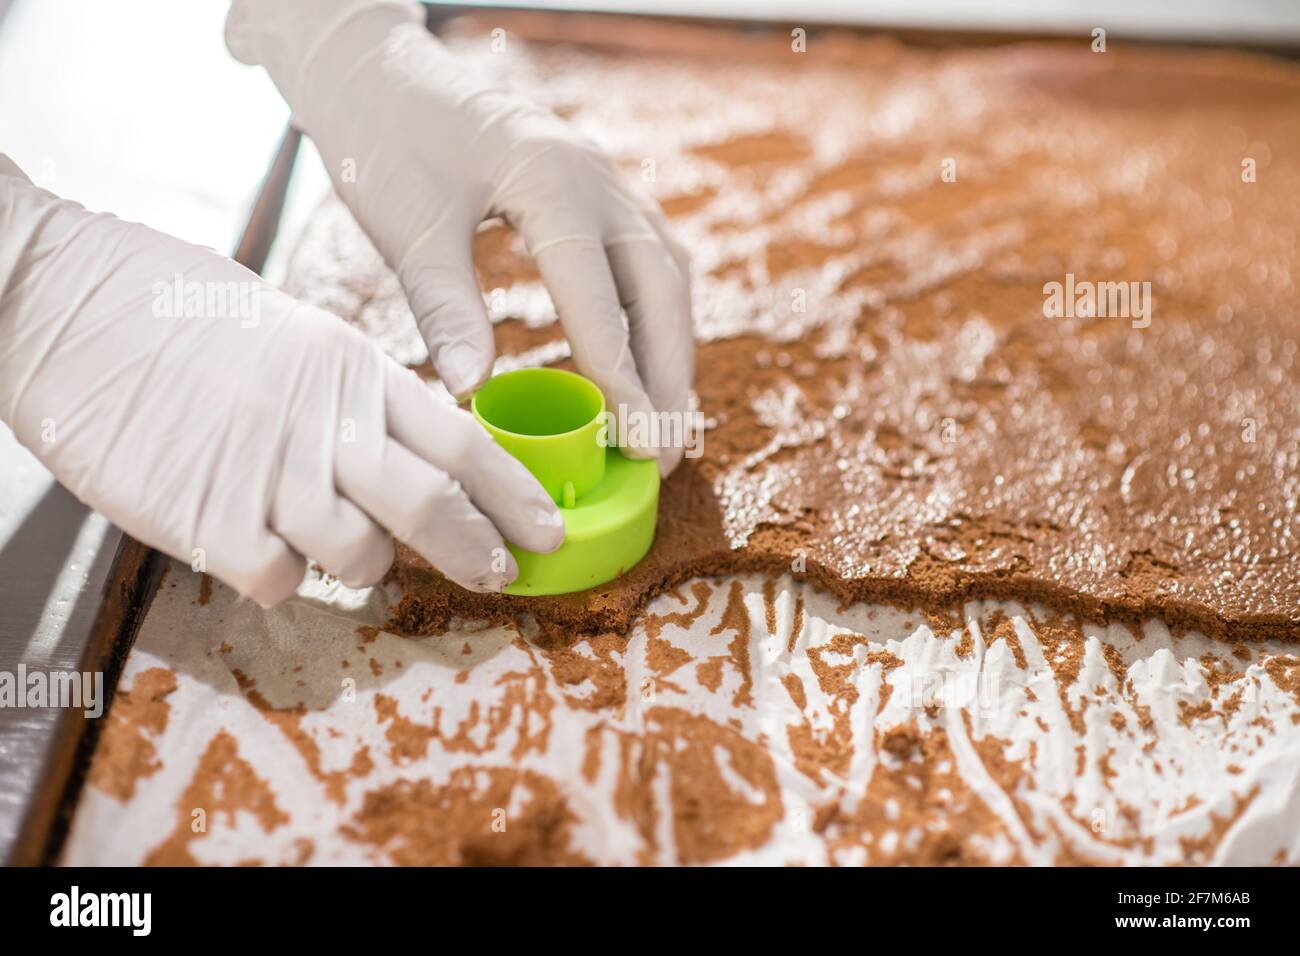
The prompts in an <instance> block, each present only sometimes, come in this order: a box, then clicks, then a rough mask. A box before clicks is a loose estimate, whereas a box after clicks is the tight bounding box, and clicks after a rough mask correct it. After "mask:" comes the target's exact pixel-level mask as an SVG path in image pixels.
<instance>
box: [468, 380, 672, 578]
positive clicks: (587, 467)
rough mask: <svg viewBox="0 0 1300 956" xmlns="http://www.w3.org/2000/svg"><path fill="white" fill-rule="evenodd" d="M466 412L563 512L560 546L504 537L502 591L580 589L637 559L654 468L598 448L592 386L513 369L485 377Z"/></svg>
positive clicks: (599, 414)
mask: <svg viewBox="0 0 1300 956" xmlns="http://www.w3.org/2000/svg"><path fill="white" fill-rule="evenodd" d="M470 408H471V409H472V411H473V412H474V417H475V418H477V419H478V420H479V423H480V424H481V425H482V426H483V427H484V428H486V429H487V430H488V433H489V434H491V436H492V437H493V438H494V439H495V440H496V442H497V444H498V445H500V446H501V447H502V448H504V449H505V450H506V451H508V452H509V453H510V454H511V455H513V456H514V457H515V458H517V459H518V460H519V461H521V462H522V463H523V464H524V467H526V468H527V469H528V470H529V471H530V472H532V473H533V476H534V477H535V478H536V479H537V480H538V481H539V482H540V483H541V485H542V487H543V488H545V489H546V493H547V494H549V495H550V496H551V498H552V499H553V500H554V501H555V503H556V504H557V505H559V506H560V514H561V515H562V516H563V518H564V544H562V545H561V546H560V547H559V549H558V550H556V551H553V552H551V553H550V554H538V553H537V552H535V551H525V550H524V549H522V548H518V547H515V546H514V545H513V544H511V543H510V542H508V541H507V542H506V547H508V548H509V549H510V553H511V554H513V555H514V556H515V561H516V563H517V564H518V565H519V576H518V577H517V578H515V580H514V582H513V583H511V584H510V585H509V586H508V587H507V588H506V589H505V593H507V594H518V595H543V594H568V593H570V592H572V591H584V590H586V589H587V588H591V587H595V586H596V585H598V584H604V583H605V582H606V581H612V580H614V578H616V577H618V576H619V575H621V574H623V573H625V572H626V571H628V570H629V569H630V568H631V567H632V566H633V565H635V564H636V563H637V562H638V561H640V560H641V559H642V558H643V557H645V554H646V552H647V551H649V550H650V545H651V544H652V543H653V542H654V536H655V522H656V520H657V518H658V512H659V466H658V464H657V462H655V461H654V460H653V459H648V460H644V461H633V460H631V459H629V458H627V457H625V456H624V455H623V453H622V452H620V451H619V450H618V449H617V448H606V447H605V446H604V444H603V443H602V439H603V438H604V437H605V432H606V427H607V424H606V422H605V398H604V396H603V395H602V394H601V392H600V389H599V388H597V387H596V385H595V384H594V383H592V382H590V381H588V380H587V379H585V378H583V377H582V376H581V375H575V374H574V373H573V372H565V371H562V370H560V369H554V368H523V369H516V370H515V371H513V372H505V373H503V374H501V375H497V376H495V377H494V378H491V379H489V380H488V381H487V382H486V383H485V384H484V385H483V387H482V388H480V389H479V390H478V392H477V393H475V395H474V398H473V401H472V402H471V403H470Z"/></svg>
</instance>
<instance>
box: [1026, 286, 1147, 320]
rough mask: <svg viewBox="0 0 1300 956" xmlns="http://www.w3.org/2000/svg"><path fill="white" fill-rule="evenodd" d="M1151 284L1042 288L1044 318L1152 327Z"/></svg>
mask: <svg viewBox="0 0 1300 956" xmlns="http://www.w3.org/2000/svg"><path fill="white" fill-rule="evenodd" d="M1153 306H1154V303H1153V302H1152V300H1151V282H1150V281H1149V280H1148V281H1144V282H1137V281H1134V282H1090V281H1088V280H1086V279H1082V280H1076V279H1075V277H1074V273H1073V272H1068V273H1066V275H1065V281H1064V282H1055V281H1053V282H1048V283H1047V284H1046V285H1044V286H1043V315H1044V316H1046V317H1047V318H1049V319H1061V318H1069V319H1074V318H1079V319H1129V320H1131V323H1132V325H1133V328H1135V329H1145V328H1146V327H1147V326H1148V325H1150V324H1151V311H1152V307H1153Z"/></svg>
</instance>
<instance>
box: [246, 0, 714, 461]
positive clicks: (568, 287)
mask: <svg viewBox="0 0 1300 956" xmlns="http://www.w3.org/2000/svg"><path fill="white" fill-rule="evenodd" d="M226 39H227V44H228V45H229V47H230V49H231V51H232V53H233V54H234V55H235V56H236V57H237V58H239V59H240V60H242V61H244V62H246V63H260V64H262V65H264V66H265V67H266V68H267V70H268V72H269V73H270V75H271V78H272V79H273V80H274V81H275V83H276V85H277V86H278V87H279V89H280V91H281V93H283V95H284V97H285V99H286V100H288V102H289V105H290V106H291V107H292V108H293V112H294V118H295V121H296V122H297V123H298V124H299V125H300V126H301V127H302V128H303V129H304V130H305V131H306V132H307V133H308V134H309V135H310V136H311V137H312V138H313V139H314V140H315V142H316V145H317V147H318V148H319V149H320V152H321V155H322V156H323V157H324V159H325V163H326V166H327V167H328V169H329V172H330V176H331V177H332V178H333V180H334V185H335V188H336V189H337V190H338V192H339V194H340V195H341V196H342V197H343V199H344V201H345V202H346V203H347V204H348V206H349V208H350V209H351V210H352V212H353V214H354V215H355V216H356V218H357V220H358V221H359V222H360V223H361V225H362V226H363V227H364V228H365V230H366V232H367V233H368V234H369V235H370V238H371V239H372V240H373V241H374V243H375V245H376V246H377V247H378V249H379V251H380V252H381V253H382V254H383V256H384V258H385V259H386V260H387V262H388V264H389V265H390V266H391V267H392V268H393V269H394V271H395V272H396V273H397V276H398V278H399V279H400V281H401V283H402V286H403V288H404V289H405V290H406V294H407V298H408V299H409V300H410V304H411V309H412V311H413V312H414V314H415V319H416V322H417V323H418V325H419V328H420V332H421V333H422V335H423V337H424V340H425V342H426V343H427V344H428V346H429V353H430V355H431V356H432V358H433V363H434V367H435V368H436V369H437V370H438V374H439V376H440V377H441V378H442V380H443V382H444V383H445V384H446V386H447V388H448V390H449V391H451V392H452V394H454V395H456V396H458V397H464V396H466V395H467V394H469V393H470V392H472V391H474V389H476V388H477V387H478V386H479V385H481V384H482V383H483V381H484V380H485V379H486V378H487V377H488V376H489V375H490V374H491V371H492V363H493V360H494V358H495V352H496V350H495V347H494V344H493V337H492V326H491V322H490V321H489V319H488V315H487V311H486V309H485V308H484V303H483V295H482V292H481V291H480V289H479V286H478V281H477V279H476V277H475V274H474V266H473V262H472V259H471V254H470V244H471V241H472V239H473V236H474V232H475V230H476V228H477V227H478V225H479V223H480V222H482V221H483V220H484V219H485V218H490V217H494V216H500V217H502V218H503V219H505V221H506V222H507V223H508V224H510V225H511V226H512V227H514V228H515V229H517V230H518V231H519V232H520V233H521V234H522V236H523V239H524V241H525V243H526V244H527V247H528V250H529V252H530V253H531V255H532V256H533V257H534V259H536V261H537V266H538V269H539V271H540V272H541V275H542V278H543V280H544V281H545V283H546V287H547V289H548V290H549V291H550V293H551V298H552V299H553V300H554V302H555V306H556V310H557V312H558V313H559V317H560V321H561V323H562V325H563V327H564V331H565V335H566V336H567V337H568V340H569V344H570V347H571V349H572V352H573V358H574V361H575V362H576V364H577V366H578V369H579V371H581V372H582V373H583V374H585V375H586V376H587V377H588V378H590V379H592V380H593V381H594V382H596V384H597V385H599V386H600V388H601V390H602V391H603V392H604V393H605V398H606V402H607V404H608V407H609V408H610V410H611V411H613V412H617V411H618V407H619V406H620V405H623V406H626V409H627V411H628V412H629V413H636V414H641V415H648V414H652V413H653V412H654V411H655V410H656V409H657V410H659V411H663V412H681V413H685V412H686V411H687V409H688V402H689V389H690V385H691V381H692V375H693V366H694V345H693V339H692V332H691V318H690V307H691V306H690V291H689V263H688V259H687V255H686V253H685V251H684V250H683V249H682V247H681V246H680V245H679V244H678V243H677V242H676V241H675V240H673V238H672V237H671V236H670V234H669V231H668V227H667V224H666V222H665V221H664V219H663V216H662V214H661V213H660V212H659V210H658V209H656V208H654V207H653V205H652V204H650V203H648V202H646V201H642V200H639V199H637V198H636V197H635V196H634V195H633V194H632V193H631V192H630V191H629V190H628V189H627V187H626V186H625V185H624V184H623V182H622V181H621V179H620V178H619V175H618V173H617V171H616V170H615V169H614V167H613V165H612V164H611V163H610V161H609V160H608V159H607V158H606V157H605V156H604V155H603V154H602V153H601V152H600V151H599V150H598V149H597V148H596V147H595V146H594V145H593V144H592V143H590V142H588V141H586V140H584V139H583V138H581V137H580V136H578V135H577V133H575V132H574V131H573V130H572V129H571V128H570V127H569V126H568V125H567V124H565V123H564V122H562V121H561V120H560V119H559V118H558V117H556V116H555V115H554V114H553V113H550V112H548V111H546V110H542V109H540V108H538V107H537V106H535V105H533V104H532V103H530V102H528V101H527V100H525V99H523V98H521V97H519V96H517V95H514V94H512V93H510V92H508V91H506V90H502V89H499V88H495V87H492V86H490V85H488V84H487V83H485V82H484V81H483V80H482V79H481V78H479V77H476V76H474V75H472V74H471V73H469V72H468V71H467V70H465V69H464V68H462V67H461V66H460V65H459V64H458V63H457V61H456V59H455V58H454V57H453V56H452V55H450V54H449V53H448V52H447V51H446V50H445V49H444V48H443V47H442V45H441V44H440V43H439V42H438V41H437V40H436V39H435V38H434V37H433V36H432V35H431V34H430V33H429V32H428V31H427V30H426V29H425V28H424V26H423V13H422V11H421V10H420V8H419V7H418V6H417V5H416V4H414V3H386V2H379V0H235V2H234V3H233V4H232V6H231V11H230V17H229V19H228V21H227V24H226ZM484 42H487V41H486V40H485V41H484ZM623 310H626V314H627V318H626V320H625V319H624V317H623ZM629 420H630V419H629ZM624 447H625V449H626V450H627V451H628V453H629V454H631V455H633V456H636V457H651V456H654V455H656V454H657V455H658V457H659V461H660V470H661V472H663V473H664V474H665V475H666V474H667V473H668V472H669V471H671V470H672V468H673V467H674V466H675V465H676V464H677V462H678V461H679V460H680V458H681V455H682V449H681V448H667V449H649V448H644V449H630V448H627V446H626V444H625V443H624Z"/></svg>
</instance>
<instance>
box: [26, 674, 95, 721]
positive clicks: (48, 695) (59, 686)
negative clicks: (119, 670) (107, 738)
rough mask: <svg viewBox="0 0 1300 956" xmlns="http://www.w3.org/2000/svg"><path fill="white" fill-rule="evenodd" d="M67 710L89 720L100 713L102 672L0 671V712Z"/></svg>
mask: <svg viewBox="0 0 1300 956" xmlns="http://www.w3.org/2000/svg"><path fill="white" fill-rule="evenodd" d="M45 707H68V708H72V709H74V710H81V711H83V712H84V713H85V715H86V716H87V717H89V718H91V719H92V720H93V719H95V718H97V717H100V716H102V715H103V713H104V672H103V671H41V670H30V671H29V670H28V669H27V665H26V664H19V665H18V670H17V672H14V671H0V709H23V708H45Z"/></svg>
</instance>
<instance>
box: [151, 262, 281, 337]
mask: <svg viewBox="0 0 1300 956" xmlns="http://www.w3.org/2000/svg"><path fill="white" fill-rule="evenodd" d="M263 288H264V287H263V285H262V283H260V282H253V281H238V280H232V281H229V282H218V281H214V280H203V281H199V280H197V279H190V280H189V281H186V279H185V276H183V275H181V274H180V273H179V272H178V273H176V275H175V276H173V277H172V279H171V281H170V282H155V283H154V284H153V314H154V316H155V317H157V318H159V319H238V320H239V325H240V327H241V328H245V329H255V328H257V326H258V324H259V323H260V322H261V321H262V305H261V302H262V300H261V293H262V291H263Z"/></svg>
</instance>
